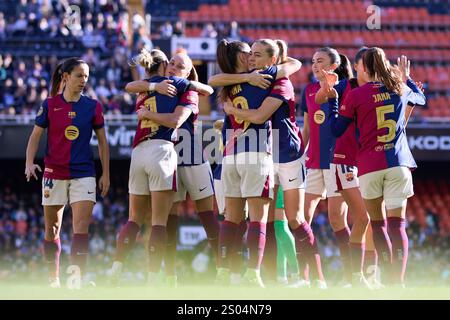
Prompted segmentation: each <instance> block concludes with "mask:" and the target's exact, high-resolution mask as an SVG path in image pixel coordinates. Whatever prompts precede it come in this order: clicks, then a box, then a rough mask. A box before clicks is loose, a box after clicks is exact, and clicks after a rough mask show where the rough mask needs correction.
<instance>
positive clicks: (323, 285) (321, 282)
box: [312, 279, 328, 290]
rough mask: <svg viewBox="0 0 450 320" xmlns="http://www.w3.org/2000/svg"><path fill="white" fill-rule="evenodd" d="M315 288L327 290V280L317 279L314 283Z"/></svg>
mask: <svg viewBox="0 0 450 320" xmlns="http://www.w3.org/2000/svg"><path fill="white" fill-rule="evenodd" d="M312 286H313V288H316V289H321V290H325V289H328V286H327V283H326V282H325V280H319V279H315V280H314V281H313V283H312Z"/></svg>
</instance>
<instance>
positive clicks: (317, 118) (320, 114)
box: [314, 110, 325, 124]
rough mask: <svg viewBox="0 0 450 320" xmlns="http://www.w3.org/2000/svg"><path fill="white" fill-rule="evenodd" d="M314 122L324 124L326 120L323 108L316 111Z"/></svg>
mask: <svg viewBox="0 0 450 320" xmlns="http://www.w3.org/2000/svg"><path fill="white" fill-rule="evenodd" d="M314 122H315V123H317V124H322V123H324V122H325V112H323V111H322V110H317V111H316V112H314Z"/></svg>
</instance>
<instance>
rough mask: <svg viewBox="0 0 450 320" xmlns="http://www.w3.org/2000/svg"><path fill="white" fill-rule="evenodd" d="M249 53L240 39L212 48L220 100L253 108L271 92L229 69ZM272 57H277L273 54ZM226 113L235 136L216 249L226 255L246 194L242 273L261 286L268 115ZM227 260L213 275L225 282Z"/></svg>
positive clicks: (276, 72)
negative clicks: (263, 117) (245, 258)
mask: <svg viewBox="0 0 450 320" xmlns="http://www.w3.org/2000/svg"><path fill="white" fill-rule="evenodd" d="M249 53H250V48H249V47H248V45H247V44H245V43H243V42H240V41H233V42H230V43H229V42H227V41H222V42H221V43H220V44H219V46H218V50H217V56H218V63H219V66H220V67H221V69H222V71H223V72H225V73H227V74H225V75H217V76H214V77H213V78H211V79H210V81H209V83H210V84H213V85H227V86H226V87H225V88H224V90H223V91H222V95H221V100H222V102H226V101H227V100H228V99H230V100H231V101H232V103H233V105H235V106H240V108H242V109H256V108H258V107H259V106H260V105H261V103H262V101H263V100H264V98H265V97H266V96H267V95H268V94H269V92H270V91H269V90H270V88H267V86H266V89H262V88H259V87H254V86H251V85H250V84H249V83H247V81H248V74H241V75H237V76H236V75H234V74H237V73H241V72H247V70H248V54H249ZM273 60H274V62H276V57H274V58H273ZM274 62H273V63H274ZM273 63H272V64H273ZM300 66H301V63H300V62H299V61H296V60H294V59H290V61H289V63H286V64H284V65H283V66H280V68H277V67H275V66H273V67H269V68H266V69H265V70H264V71H263V72H262V73H264V74H266V75H269V76H270V77H271V78H272V79H275V78H282V77H284V76H286V75H289V74H291V73H293V72H295V71H298V69H299V68H300ZM272 81H273V80H272ZM230 85H233V86H230ZM263 87H264V86H263ZM225 108H226V109H227V108H228V107H225ZM231 108H233V107H231ZM229 117H230V121H231V125H232V128H233V130H234V136H233V137H232V138H230V139H227V146H226V147H225V157H224V160H223V164H222V179H223V183H224V189H225V197H226V198H225V199H226V200H225V202H226V208H227V212H226V220H225V221H224V222H223V223H222V225H221V236H223V238H222V237H220V239H219V242H221V245H220V250H221V254H222V257H226V251H227V248H230V247H231V241H232V239H233V237H234V234H235V232H236V229H237V223H238V222H240V221H241V220H242V209H243V206H244V204H245V199H247V201H248V204H249V216H250V221H251V222H250V226H249V230H248V236H247V244H248V247H249V256H250V258H249V264H248V268H247V271H246V273H245V275H244V279H245V281H246V282H247V283H249V284H253V285H257V286H264V285H263V283H262V280H261V277H260V271H259V269H260V265H261V260H262V256H263V248H264V245H265V233H266V230H265V229H266V221H267V215H268V209H269V204H270V198H272V197H273V190H272V187H271V186H272V183H273V180H272V179H273V171H272V157H271V155H270V153H271V137H270V134H271V132H270V124H269V121H267V120H265V121H261V122H259V123H251V122H249V121H245V120H243V119H241V118H240V117H235V116H234V115H230V116H229ZM252 140H253V141H252ZM249 160H250V161H249ZM267 198H269V199H267ZM222 240H223V241H222ZM274 258H275V257H274ZM223 260H226V259H223ZM226 264H227V263H226V262H225V263H224V264H223V265H222V266H221V268H219V270H218V275H217V276H218V278H222V279H225V281H224V282H227V278H228V277H229V269H228V266H227V265H226Z"/></svg>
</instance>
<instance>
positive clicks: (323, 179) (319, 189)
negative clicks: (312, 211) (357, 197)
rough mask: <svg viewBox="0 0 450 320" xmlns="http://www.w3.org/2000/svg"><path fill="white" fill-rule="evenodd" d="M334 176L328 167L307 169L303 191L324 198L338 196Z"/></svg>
mask: <svg viewBox="0 0 450 320" xmlns="http://www.w3.org/2000/svg"><path fill="white" fill-rule="evenodd" d="M335 180H336V178H335V177H334V174H332V173H331V170H330V169H308V170H307V171H306V182H305V192H306V193H311V194H317V195H320V196H321V197H322V199H325V198H331V197H339V196H341V195H340V193H338V192H336V181H335Z"/></svg>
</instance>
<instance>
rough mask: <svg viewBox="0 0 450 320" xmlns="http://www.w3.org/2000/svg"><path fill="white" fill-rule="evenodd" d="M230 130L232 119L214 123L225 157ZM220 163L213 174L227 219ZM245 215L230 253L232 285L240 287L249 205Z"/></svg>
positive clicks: (218, 197) (222, 215) (216, 189)
mask: <svg viewBox="0 0 450 320" xmlns="http://www.w3.org/2000/svg"><path fill="white" fill-rule="evenodd" d="M229 128H230V119H229V117H228V116H225V118H224V119H223V120H216V122H214V129H215V130H216V131H219V132H220V136H219V150H220V152H221V155H222V156H223V152H224V144H225V142H226V130H227V129H229ZM219 132H218V133H219ZM218 160H219V161H220V162H218V163H217V165H216V168H215V169H214V172H213V177H214V196H215V198H216V203H217V209H218V211H219V215H220V218H221V219H222V220H221V221H223V219H224V218H225V210H226V209H225V195H224V193H223V183H222V179H221V175H222V160H221V159H218ZM244 211H245V212H244V213H242V215H241V216H242V217H244V218H243V219H242V221H241V222H240V223H239V226H238V229H237V232H236V234H235V237H234V242H233V244H232V247H231V250H230V251H229V260H230V263H229V265H230V272H231V273H230V284H231V285H239V284H240V283H241V274H242V271H243V264H244V255H243V254H244V252H243V251H244V246H245V233H246V232H247V228H248V225H247V220H246V219H247V216H248V205H247V203H246V205H245V208H244Z"/></svg>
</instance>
